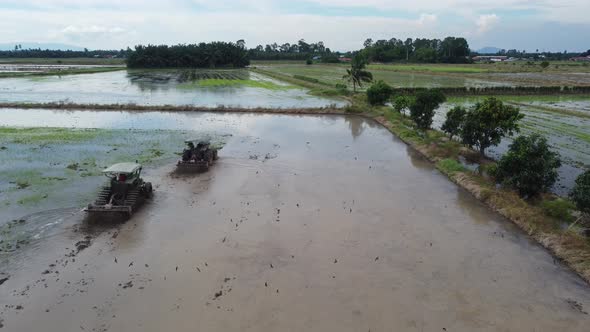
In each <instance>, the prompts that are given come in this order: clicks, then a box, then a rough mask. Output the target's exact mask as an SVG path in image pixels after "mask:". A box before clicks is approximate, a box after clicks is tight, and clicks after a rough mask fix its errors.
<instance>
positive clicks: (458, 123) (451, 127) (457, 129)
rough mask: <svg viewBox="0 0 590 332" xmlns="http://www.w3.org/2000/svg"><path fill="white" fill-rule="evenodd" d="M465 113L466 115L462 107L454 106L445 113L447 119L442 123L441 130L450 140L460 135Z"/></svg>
mask: <svg viewBox="0 0 590 332" xmlns="http://www.w3.org/2000/svg"><path fill="white" fill-rule="evenodd" d="M465 113H467V111H466V110H465V108H464V107H462V106H455V107H453V108H452V109H451V110H450V111H448V112H447V119H446V120H445V123H443V125H442V127H441V129H442V131H444V132H445V133H447V134H449V136H450V137H451V139H453V136H455V135H459V134H460V133H461V128H462V127H463V120H464V119H465Z"/></svg>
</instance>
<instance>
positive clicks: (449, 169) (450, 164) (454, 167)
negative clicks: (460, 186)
mask: <svg viewBox="0 0 590 332" xmlns="http://www.w3.org/2000/svg"><path fill="white" fill-rule="evenodd" d="M437 166H438V168H439V169H440V170H441V171H443V172H444V173H446V174H449V175H453V174H455V173H457V172H465V171H467V169H466V168H465V166H463V165H461V163H459V162H458V161H456V160H455V159H450V158H447V159H443V160H441V161H439V162H438V163H437Z"/></svg>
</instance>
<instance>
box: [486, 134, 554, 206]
mask: <svg viewBox="0 0 590 332" xmlns="http://www.w3.org/2000/svg"><path fill="white" fill-rule="evenodd" d="M559 166H561V161H560V159H559V154H558V153H556V152H553V151H551V150H550V149H549V145H548V144H547V139H545V137H543V136H541V135H539V134H532V135H530V136H519V137H517V138H516V139H515V140H514V142H512V144H510V148H509V149H508V152H507V153H506V154H505V155H504V156H502V158H501V159H500V161H499V162H498V167H497V169H496V171H495V176H496V180H498V181H499V182H502V183H504V184H506V185H509V186H512V187H514V188H515V189H516V190H518V192H519V194H520V195H521V196H524V197H533V196H536V195H538V194H540V193H542V192H545V191H547V189H549V188H551V186H552V185H553V184H554V183H555V181H556V180H557V176H558V174H557V168H558V167H559Z"/></svg>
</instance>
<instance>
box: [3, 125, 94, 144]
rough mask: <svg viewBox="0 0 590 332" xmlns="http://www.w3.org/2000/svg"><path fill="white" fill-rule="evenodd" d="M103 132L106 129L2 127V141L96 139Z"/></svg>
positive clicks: (27, 141) (38, 142) (21, 142)
mask: <svg viewBox="0 0 590 332" xmlns="http://www.w3.org/2000/svg"><path fill="white" fill-rule="evenodd" d="M103 132H104V130H100V129H69V128H9V127H0V142H10V143H17V144H42V143H45V144H47V143H60V142H81V141H87V140H90V139H94V138H96V137H98V135H100V134H103Z"/></svg>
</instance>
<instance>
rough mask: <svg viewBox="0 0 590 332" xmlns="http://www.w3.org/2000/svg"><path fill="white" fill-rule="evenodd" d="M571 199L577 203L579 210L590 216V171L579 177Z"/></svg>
mask: <svg viewBox="0 0 590 332" xmlns="http://www.w3.org/2000/svg"><path fill="white" fill-rule="evenodd" d="M570 198H571V199H572V201H574V203H576V206H577V207H578V210H580V211H582V212H584V213H587V214H590V170H587V171H586V172H584V173H582V174H581V175H580V176H578V178H577V179H576V184H575V185H574V188H573V190H572V192H571V193H570Z"/></svg>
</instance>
